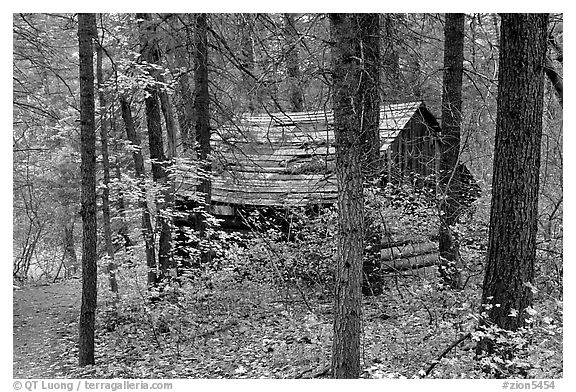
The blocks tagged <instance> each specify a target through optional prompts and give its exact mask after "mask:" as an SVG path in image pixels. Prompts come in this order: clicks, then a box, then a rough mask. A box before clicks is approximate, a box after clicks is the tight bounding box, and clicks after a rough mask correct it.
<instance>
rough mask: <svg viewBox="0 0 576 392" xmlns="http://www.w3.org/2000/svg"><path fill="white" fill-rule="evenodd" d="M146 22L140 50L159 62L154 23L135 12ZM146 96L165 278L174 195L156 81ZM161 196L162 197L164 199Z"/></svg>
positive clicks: (160, 256) (169, 259)
mask: <svg viewBox="0 0 576 392" xmlns="http://www.w3.org/2000/svg"><path fill="white" fill-rule="evenodd" d="M136 17H137V18H138V19H142V20H143V21H144V22H143V23H142V25H141V29H142V31H141V35H140V37H141V43H142V48H141V53H142V57H143V59H144V60H145V61H147V62H148V63H150V64H158V62H159V60H160V54H159V52H158V46H157V44H156V41H155V38H154V37H155V34H156V33H155V27H154V26H153V25H152V24H151V21H150V16H149V15H148V14H136ZM150 74H151V75H152V76H154V77H155V79H158V75H157V71H154V70H150ZM146 92H147V96H146V98H145V99H144V102H145V107H146V126H147V128H148V147H149V148H150V159H151V160H152V179H153V180H154V182H155V183H156V184H158V185H159V186H160V187H161V193H162V195H161V196H159V197H158V198H157V202H156V205H157V210H158V214H157V215H158V222H159V225H160V238H159V241H158V261H159V265H160V277H159V279H160V280H163V279H164V277H165V275H166V274H167V272H168V270H169V269H170V267H172V256H171V249H170V243H171V236H172V229H171V217H170V216H169V214H168V209H167V206H168V205H169V204H171V203H172V199H173V198H172V195H171V193H170V191H169V189H168V176H167V172H166V164H167V159H166V156H165V155H164V142H163V140H162V120H161V115H160V104H159V91H158V87H157V86H155V85H148V86H146ZM161 199H163V200H162V201H161Z"/></svg>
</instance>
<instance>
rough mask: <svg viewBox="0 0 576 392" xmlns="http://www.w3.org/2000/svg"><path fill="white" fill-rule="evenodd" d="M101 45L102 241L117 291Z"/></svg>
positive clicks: (112, 287)
mask: <svg viewBox="0 0 576 392" xmlns="http://www.w3.org/2000/svg"><path fill="white" fill-rule="evenodd" d="M102 52H103V50H102V46H101V43H98V44H97V45H96V80H97V86H98V104H99V106H100V107H99V112H100V143H101V148H102V173H103V178H102V183H103V185H104V186H103V188H102V224H103V227H104V243H105V246H106V253H107V254H108V258H109V260H108V265H107V267H106V269H107V273H108V281H109V283H110V291H112V292H113V293H118V282H117V280H116V263H115V262H114V246H113V245H112V228H111V224H110V159H109V157H108V121H107V119H106V112H107V108H106V97H105V95H104V90H103V88H104V87H103V82H104V80H103V79H104V78H103V75H102V54H103V53H102Z"/></svg>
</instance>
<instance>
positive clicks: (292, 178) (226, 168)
mask: <svg viewBox="0 0 576 392" xmlns="http://www.w3.org/2000/svg"><path fill="white" fill-rule="evenodd" d="M422 105H423V104H422V103H421V102H409V103H403V104H394V105H389V106H385V107H383V108H382V110H381V112H380V142H381V148H380V150H381V151H386V150H387V149H388V148H389V147H390V145H391V143H392V142H393V141H394V140H395V139H396V137H397V136H398V135H399V133H400V132H401V131H402V130H403V129H404V128H405V127H406V126H407V124H408V122H409V120H410V119H411V118H413V117H414V116H415V114H416V113H417V111H418V110H419V108H420V107H421V106H422ZM333 121H334V119H333V113H332V112H303V113H272V114H270V115H259V116H252V117H245V118H242V119H241V120H240V121H239V124H238V125H237V126H236V127H229V128H226V129H219V130H217V131H216V132H214V133H213V135H212V149H213V151H212V155H213V163H212V175H213V177H212V202H213V203H221V204H233V205H254V206H303V205H309V204H331V203H334V202H335V201H336V198H337V184H336V178H335V173H334V165H335V148H334V131H333V127H332V125H333ZM184 183H188V184H189V188H190V186H192V183H193V181H190V180H187V179H184Z"/></svg>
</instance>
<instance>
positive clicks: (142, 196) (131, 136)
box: [120, 96, 158, 286]
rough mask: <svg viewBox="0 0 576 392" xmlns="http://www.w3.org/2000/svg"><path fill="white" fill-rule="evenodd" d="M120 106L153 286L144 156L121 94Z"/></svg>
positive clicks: (152, 244) (154, 269) (154, 272)
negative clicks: (130, 150)
mask: <svg viewBox="0 0 576 392" xmlns="http://www.w3.org/2000/svg"><path fill="white" fill-rule="evenodd" d="M120 108H121V111H122V119H123V121H124V126H125V127H126V137H127V138H128V140H129V141H130V143H131V144H132V159H133V160H134V171H135V172H136V178H137V179H138V186H139V188H140V189H139V191H140V193H139V195H138V207H139V208H140V211H141V213H142V236H143V237H144V244H145V246H146V266H147V267H148V274H147V278H148V285H149V286H155V285H156V284H157V283H158V274H157V270H158V265H157V264H156V250H155V241H154V230H153V228H152V220H151V217H150V210H149V208H148V202H147V201H146V187H145V185H144V179H145V173H144V157H143V156H142V148H141V146H140V136H138V133H137V132H136V128H135V126H134V119H133V118H132V110H131V109H130V104H129V103H128V101H127V100H126V98H125V97H123V96H120Z"/></svg>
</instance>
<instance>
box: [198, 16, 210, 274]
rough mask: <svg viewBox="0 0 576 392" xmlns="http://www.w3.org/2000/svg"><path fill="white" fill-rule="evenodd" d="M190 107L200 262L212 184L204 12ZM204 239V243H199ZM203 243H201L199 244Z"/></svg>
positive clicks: (205, 257) (205, 256) (204, 256)
mask: <svg viewBox="0 0 576 392" xmlns="http://www.w3.org/2000/svg"><path fill="white" fill-rule="evenodd" d="M194 81H195V85H196V91H195V94H194V107H195V109H196V140H197V141H198V158H199V159H200V167H201V169H202V171H203V172H204V173H203V174H202V175H201V176H200V179H199V180H200V181H199V185H198V192H199V193H200V194H201V195H203V200H202V202H201V203H200V204H201V207H202V209H203V212H201V213H200V214H199V215H198V219H197V222H198V226H199V227H198V228H197V229H198V230H199V232H200V238H201V243H200V248H201V249H200V251H201V256H200V257H201V262H202V264H205V263H208V262H210V260H211V256H210V252H209V251H208V249H206V245H207V244H206V240H207V222H206V219H205V216H204V214H206V213H208V211H209V208H210V202H211V191H212V189H211V188H212V185H211V181H210V173H211V170H212V169H211V164H210V161H209V158H210V157H209V156H210V96H209V91H208V20H207V15H206V14H198V15H197V16H196V34H195V52H194ZM203 243H204V244H203ZM203 245H204V246H203Z"/></svg>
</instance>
